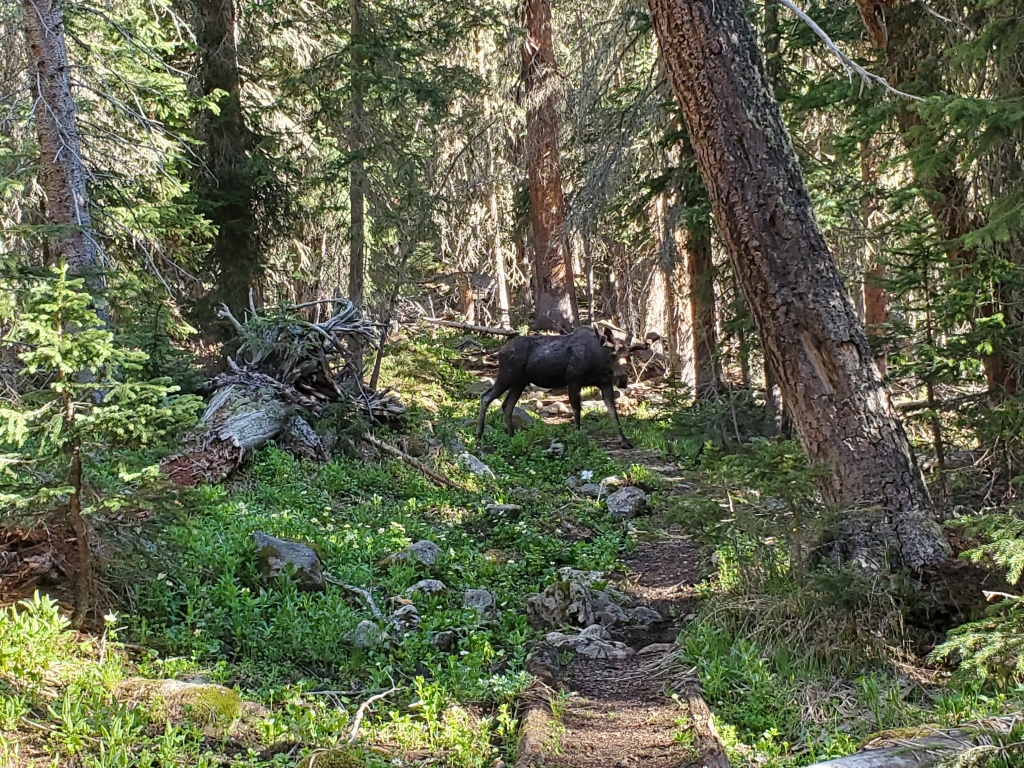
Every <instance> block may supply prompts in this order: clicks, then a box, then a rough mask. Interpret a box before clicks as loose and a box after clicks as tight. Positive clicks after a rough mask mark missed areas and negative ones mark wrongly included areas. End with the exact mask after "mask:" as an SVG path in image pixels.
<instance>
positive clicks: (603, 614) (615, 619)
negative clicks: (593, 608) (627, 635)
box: [596, 601, 629, 627]
mask: <svg viewBox="0 0 1024 768" xmlns="http://www.w3.org/2000/svg"><path fill="white" fill-rule="evenodd" d="M596 617H597V620H598V621H599V622H601V624H602V625H604V626H606V627H614V626H615V625H616V624H627V623H628V622H629V614H627V613H626V612H625V611H624V610H623V609H622V606H620V605H616V604H615V603H613V602H611V601H608V603H607V604H606V605H605V606H603V607H602V608H601V610H599V611H598V612H597V614H596Z"/></svg>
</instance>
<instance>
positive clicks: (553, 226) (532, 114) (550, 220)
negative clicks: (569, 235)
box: [523, 0, 579, 331]
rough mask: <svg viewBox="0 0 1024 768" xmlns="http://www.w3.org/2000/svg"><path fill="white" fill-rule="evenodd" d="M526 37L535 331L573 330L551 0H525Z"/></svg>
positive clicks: (575, 316) (574, 316)
mask: <svg viewBox="0 0 1024 768" xmlns="http://www.w3.org/2000/svg"><path fill="white" fill-rule="evenodd" d="M523 16H524V20H525V24H524V26H525V28H526V39H525V40H524V42H523V81H524V85H525V89H526V165H527V176H528V178H529V191H530V220H531V222H532V224H533V247H534V270H535V274H536V277H537V280H536V283H537V295H536V304H535V306H534V319H533V328H534V329H535V330H562V331H564V330H568V329H569V328H571V327H573V326H575V325H577V324H578V323H579V313H578V310H577V307H576V292H575V289H574V285H573V270H572V257H571V255H570V253H569V249H568V247H567V244H566V239H565V231H564V228H565V198H564V197H563V194H562V171H561V163H560V160H559V155H558V76H557V71H556V66H555V47H554V43H553V41H552V37H551V5H550V0H523Z"/></svg>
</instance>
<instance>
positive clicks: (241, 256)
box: [196, 0, 263, 315]
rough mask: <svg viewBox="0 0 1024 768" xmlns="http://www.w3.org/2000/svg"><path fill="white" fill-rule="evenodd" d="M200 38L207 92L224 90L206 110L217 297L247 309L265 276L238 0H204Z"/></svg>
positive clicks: (206, 191)
mask: <svg viewBox="0 0 1024 768" xmlns="http://www.w3.org/2000/svg"><path fill="white" fill-rule="evenodd" d="M198 11H199V13H198V16H197V19H198V30H197V36H196V37H197V41H198V51H199V57H200V70H201V71H200V82H201V84H202V89H203V94H204V95H207V96H208V95H210V94H212V93H213V92H214V91H217V90H219V91H223V92H224V95H223V96H222V97H221V98H220V99H219V101H218V103H217V107H218V109H217V110H215V111H214V110H210V111H208V112H207V113H206V114H205V115H204V116H203V121H202V125H201V128H200V133H201V134H202V135H203V138H204V145H203V146H204V151H205V160H206V166H205V172H206V174H207V175H204V177H203V178H202V179H201V180H200V183H199V184H198V189H199V195H200V199H201V203H200V206H201V208H202V209H203V210H204V212H205V213H206V215H207V217H208V218H209V219H210V221H212V222H213V223H214V224H215V225H216V226H217V237H216V239H215V240H214V242H213V248H212V249H211V251H210V254H209V256H208V257H207V263H208V265H209V267H210V269H211V271H212V272H213V273H214V276H215V278H216V281H217V288H216V289H215V291H214V298H215V299H216V300H218V301H222V302H224V303H225V304H227V305H228V306H229V307H230V308H231V309H232V311H234V312H236V313H238V314H239V315H240V314H241V312H242V310H243V309H245V308H246V307H248V306H249V294H250V291H252V290H255V289H256V288H258V286H259V282H260V279H261V278H262V276H263V263H262V254H261V252H260V250H261V249H260V244H259V238H258V235H257V228H256V216H255V211H254V202H255V201H254V192H253V189H252V177H251V170H250V168H249V151H250V149H251V145H252V143H253V141H252V136H251V134H250V132H249V130H248V129H247V127H246V125H245V116H244V114H243V111H242V100H241V77H240V75H239V69H238V45H237V40H236V32H235V4H234V0H201V1H200V3H199V8H198Z"/></svg>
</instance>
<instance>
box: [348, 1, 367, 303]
mask: <svg viewBox="0 0 1024 768" xmlns="http://www.w3.org/2000/svg"><path fill="white" fill-rule="evenodd" d="M349 12H350V14H351V19H350V23H351V29H350V34H351V42H350V45H351V48H352V74H351V77H352V123H351V124H350V126H349V135H348V151H349V155H350V158H351V159H350V164H349V167H348V175H349V231H348V238H349V261H348V298H349V300H351V302H352V303H353V304H355V305H356V306H357V307H362V305H363V301H364V299H365V275H366V256H365V249H366V220H365V207H366V166H365V163H364V160H363V154H362V152H363V143H364V141H365V137H364V135H363V127H364V123H365V121H366V113H365V110H364V105H363V98H364V90H365V87H364V83H363V71H364V68H365V64H366V58H365V55H364V51H363V29H362V14H363V8H362V0H350V2H349Z"/></svg>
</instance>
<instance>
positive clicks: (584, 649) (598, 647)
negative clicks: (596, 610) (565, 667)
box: [544, 624, 634, 659]
mask: <svg viewBox="0 0 1024 768" xmlns="http://www.w3.org/2000/svg"><path fill="white" fill-rule="evenodd" d="M544 639H545V641H546V642H547V643H548V644H549V645H552V646H554V647H555V648H571V649H572V650H573V651H575V652H576V653H578V654H580V655H581V656H587V657H589V658H592V659H628V658H629V657H631V656H632V655H633V653H634V652H633V649H632V648H630V647H628V646H626V645H625V644H624V643H619V642H615V641H613V640H612V639H611V635H610V634H609V633H608V630H607V629H605V628H604V627H602V626H601V625H600V624H592V625H590V626H588V627H587V628H586V629H584V630H582V631H580V633H579V634H578V635H568V634H565V633H563V632H548V634H547V635H546V636H545V638H544Z"/></svg>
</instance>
